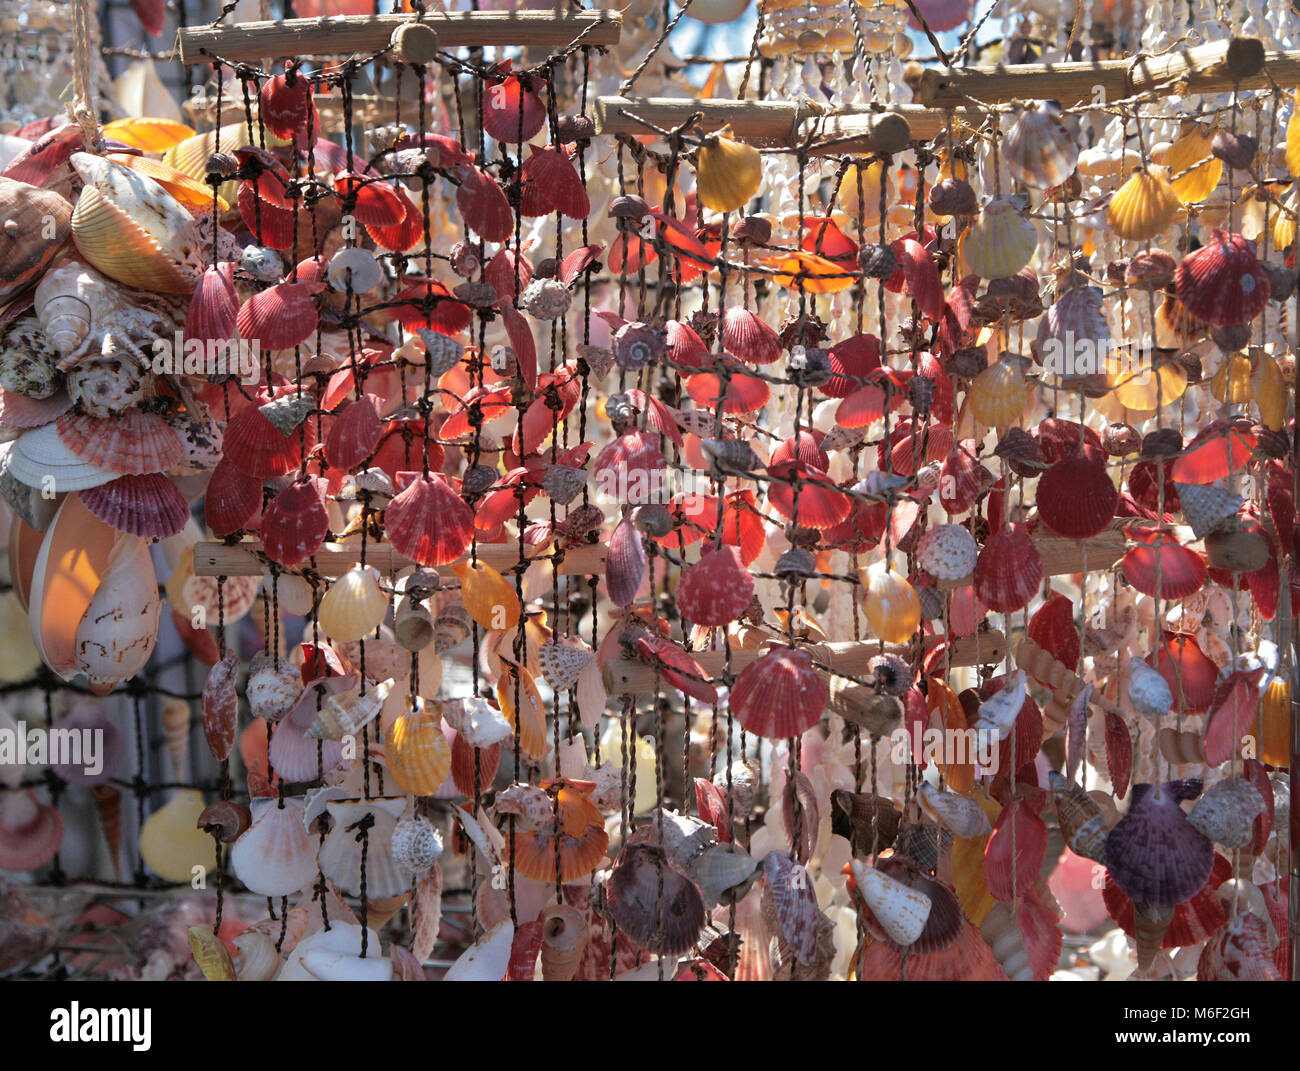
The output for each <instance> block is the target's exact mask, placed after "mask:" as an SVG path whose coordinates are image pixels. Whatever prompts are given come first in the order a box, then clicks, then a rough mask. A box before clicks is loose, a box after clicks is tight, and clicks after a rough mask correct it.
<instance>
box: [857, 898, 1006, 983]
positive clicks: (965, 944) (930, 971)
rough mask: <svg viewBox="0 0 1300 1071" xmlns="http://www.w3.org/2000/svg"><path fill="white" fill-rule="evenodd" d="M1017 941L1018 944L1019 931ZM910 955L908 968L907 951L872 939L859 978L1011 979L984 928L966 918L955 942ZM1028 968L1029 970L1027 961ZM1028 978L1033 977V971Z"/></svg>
mask: <svg viewBox="0 0 1300 1071" xmlns="http://www.w3.org/2000/svg"><path fill="white" fill-rule="evenodd" d="M999 906H1009V905H999ZM1013 930H1014V928H1013ZM1015 942H1016V944H1017V946H1018V945H1019V935H1018V933H1017V934H1016V936H1015ZM999 947H1001V946H999ZM906 957H907V965H906V967H904V965H903V953H900V952H899V951H898V950H897V949H896V948H894V947H893V946H892V945H891V944H890V943H889V942H888V941H872V942H870V943H869V944H867V945H866V946H865V947H864V948H863V950H862V953H861V955H860V956H859V957H858V960H857V965H856V969H857V977H858V978H860V979H861V980H863V981H896V980H901V979H903V978H907V979H910V980H912V981H945V982H951V981H1006V980H1007V974H1006V972H1004V971H1003V969H1002V967H1001V966H1000V964H999V962H998V960H997V959H996V958H995V953H994V950H993V949H992V948H990V947H989V943H988V942H986V941H985V939H984V938H983V937H981V936H980V931H979V930H977V929H976V928H975V927H974V926H972V925H971V924H970V923H969V922H966V921H963V923H962V927H961V930H960V933H959V934H958V937H957V940H956V941H955V942H953V943H952V944H951V945H949V946H947V947H946V948H942V949H940V950H939V951H937V952H933V953H926V954H920V953H917V952H916V951H915V950H912V949H909V950H908V951H907V953H906ZM1008 959H1009V957H1008ZM1025 969H1026V970H1027V971H1028V965H1027V963H1026V965H1025ZM1026 977H1032V973H1029V974H1028V975H1027V976H1026Z"/></svg>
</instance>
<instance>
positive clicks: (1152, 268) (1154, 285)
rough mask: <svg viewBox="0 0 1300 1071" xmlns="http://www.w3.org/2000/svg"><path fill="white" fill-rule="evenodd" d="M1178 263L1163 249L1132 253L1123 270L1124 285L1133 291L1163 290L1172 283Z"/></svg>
mask: <svg viewBox="0 0 1300 1071" xmlns="http://www.w3.org/2000/svg"><path fill="white" fill-rule="evenodd" d="M1177 271H1178V261H1176V260H1175V259H1174V258H1173V257H1172V256H1171V255H1170V254H1169V253H1166V252H1165V251H1164V250H1163V249H1144V250H1143V251H1142V252H1140V253H1134V254H1133V256H1132V257H1131V258H1130V259H1129V262H1128V264H1127V265H1126V266H1125V268H1124V285H1125V286H1128V287H1132V288H1133V289H1135V290H1146V291H1152V292H1153V291H1156V290H1163V289H1164V288H1165V287H1167V286H1168V285H1169V284H1170V283H1172V282H1173V281H1174V275H1175V273H1176V272H1177Z"/></svg>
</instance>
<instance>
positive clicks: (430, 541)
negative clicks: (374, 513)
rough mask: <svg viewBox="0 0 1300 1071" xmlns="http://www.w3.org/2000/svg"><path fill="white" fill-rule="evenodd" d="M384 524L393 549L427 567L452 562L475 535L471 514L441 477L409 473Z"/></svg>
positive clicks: (465, 548) (391, 503)
mask: <svg viewBox="0 0 1300 1071" xmlns="http://www.w3.org/2000/svg"><path fill="white" fill-rule="evenodd" d="M400 482H401V474H399V483H400ZM384 523H385V525H386V527H387V530H388V538H389V540H390V541H391V542H392V544H393V548H394V549H395V550H396V551H397V552H398V553H400V554H404V555H406V556H407V557H408V558H410V559H411V560H412V561H416V562H418V563H419V564H421V565H426V566H437V565H448V564H450V563H451V562H454V561H455V560H456V559H457V558H459V557H460V556H461V555H462V554H464V553H465V551H466V550H468V549H469V544H470V541H471V539H472V538H473V535H474V513H473V511H472V510H471V509H470V507H469V506H468V505H467V504H466V503H465V501H464V500H463V499H462V498H460V496H459V495H457V494H456V493H455V492H454V491H452V489H451V488H450V487H449V486H448V485H447V482H446V480H444V479H443V478H442V477H440V476H420V475H418V474H412V478H411V479H410V482H408V483H407V484H406V486H405V488H404V489H403V490H402V491H400V492H399V493H398V494H397V496H396V497H395V498H394V499H393V500H392V501H391V502H390V503H389V504H388V508H387V509H386V510H385V512H384Z"/></svg>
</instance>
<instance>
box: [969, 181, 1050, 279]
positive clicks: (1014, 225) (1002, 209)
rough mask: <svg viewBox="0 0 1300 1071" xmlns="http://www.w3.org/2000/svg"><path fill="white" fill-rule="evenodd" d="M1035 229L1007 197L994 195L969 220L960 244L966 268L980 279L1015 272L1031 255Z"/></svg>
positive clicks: (1002, 276) (1036, 233)
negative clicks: (973, 217)
mask: <svg viewBox="0 0 1300 1071" xmlns="http://www.w3.org/2000/svg"><path fill="white" fill-rule="evenodd" d="M1037 246H1038V228H1037V227H1036V226H1035V225H1034V223H1033V222H1032V221H1030V220H1028V219H1025V218H1024V216H1022V215H1021V214H1020V209H1019V208H1018V207H1017V205H1016V203H1015V202H1014V201H1012V200H1011V199H1009V198H1006V197H1000V198H994V199H993V200H992V201H990V202H989V203H988V204H986V205H985V206H984V208H983V210H982V211H981V212H980V214H979V215H978V216H976V217H975V219H974V220H973V221H972V222H971V225H970V227H969V228H968V229H967V231H966V234H965V237H964V239H963V241H962V245H961V257H962V260H964V261H965V263H966V267H967V268H969V269H970V271H971V272H972V273H974V274H975V275H978V276H979V277H980V278H982V279H1002V278H1006V277H1007V276H1011V275H1015V274H1016V272H1018V271H1020V269H1021V268H1023V267H1025V265H1027V264H1028V263H1029V262H1030V260H1031V259H1033V256H1034V250H1035V249H1036V248H1037Z"/></svg>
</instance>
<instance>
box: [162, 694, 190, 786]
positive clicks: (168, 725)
mask: <svg viewBox="0 0 1300 1071" xmlns="http://www.w3.org/2000/svg"><path fill="white" fill-rule="evenodd" d="M162 727H163V740H164V741H165V742H166V744H167V754H168V757H169V758H170V759H171V764H172V780H173V781H180V782H184V781H185V779H186V777H187V776H188V774H189V758H190V707H189V704H188V703H186V702H185V700H183V699H173V698H171V697H166V698H164V700H163V704H162Z"/></svg>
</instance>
